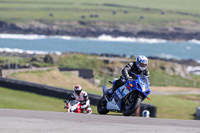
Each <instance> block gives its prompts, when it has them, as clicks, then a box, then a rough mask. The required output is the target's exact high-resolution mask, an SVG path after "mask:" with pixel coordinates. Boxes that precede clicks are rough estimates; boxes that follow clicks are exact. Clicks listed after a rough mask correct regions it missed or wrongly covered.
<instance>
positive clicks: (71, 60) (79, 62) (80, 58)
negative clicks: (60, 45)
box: [58, 54, 104, 72]
mask: <svg viewBox="0 0 200 133" xmlns="http://www.w3.org/2000/svg"><path fill="white" fill-rule="evenodd" d="M102 65H104V63H103V61H101V60H97V59H95V56H90V55H81V54H72V55H67V56H66V55H64V56H61V58H60V61H59V63H58V66H59V67H63V68H82V69H84V68H85V69H93V70H94V71H96V72H97V71H100V67H101V66H102Z"/></svg>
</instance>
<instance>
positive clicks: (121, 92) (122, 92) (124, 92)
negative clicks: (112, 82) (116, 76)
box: [115, 85, 129, 99]
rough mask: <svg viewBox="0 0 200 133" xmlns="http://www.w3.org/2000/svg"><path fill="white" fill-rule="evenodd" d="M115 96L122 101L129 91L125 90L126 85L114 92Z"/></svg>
mask: <svg viewBox="0 0 200 133" xmlns="http://www.w3.org/2000/svg"><path fill="white" fill-rule="evenodd" d="M115 92H116V94H117V96H118V97H119V98H120V99H122V98H123V97H124V96H125V95H127V94H128V93H129V90H128V89H127V87H126V85H123V86H121V87H120V88H118V89H117V90H116V91H115Z"/></svg>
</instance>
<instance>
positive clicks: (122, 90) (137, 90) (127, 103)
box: [97, 73, 151, 116]
mask: <svg viewBox="0 0 200 133" xmlns="http://www.w3.org/2000/svg"><path fill="white" fill-rule="evenodd" d="M132 76H134V77H136V79H135V80H134V81H126V83H125V84H124V85H123V86H121V87H119V88H118V89H117V90H116V91H115V92H114V93H113V94H112V96H109V97H108V96H107V95H105V94H106V91H108V89H107V88H106V86H102V89H103V97H102V98H101V100H100V101H99V103H98V105H97V111H98V113H99V114H107V113H108V112H109V111H114V112H119V113H122V114H123V115H124V116H129V115H131V114H133V113H134V112H135V111H136V110H137V108H138V107H139V106H140V105H141V102H142V101H143V100H144V99H145V98H147V99H148V100H150V98H149V97H148V95H149V94H150V93H151V90H150V82H149V79H148V78H147V77H146V76H144V75H136V74H134V73H132ZM112 83H113V85H114V83H115V81H114V82H112Z"/></svg>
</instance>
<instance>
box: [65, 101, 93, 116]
mask: <svg viewBox="0 0 200 133" xmlns="http://www.w3.org/2000/svg"><path fill="white" fill-rule="evenodd" d="M63 102H64V103H66V105H65V106H64V109H66V111H67V112H68V113H84V112H85V111H86V112H87V110H86V108H81V102H79V101H77V100H72V101H69V102H68V101H63ZM91 113H92V112H91ZM91 113H90V114H91Z"/></svg>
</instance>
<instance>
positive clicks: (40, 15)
mask: <svg viewBox="0 0 200 133" xmlns="http://www.w3.org/2000/svg"><path fill="white" fill-rule="evenodd" d="M199 5H200V1H198V0H190V1H189V0H162V1H160V0H151V1H149V0H142V1H138V0H131V1H130V0H124V1H121V0H101V1H99V0H76V1H74V0H67V1H65V0H58V1H53V0H38V1H35V0H34V1H33V0H29V1H25V0H18V1H15V0H7V1H0V20H4V21H9V22H18V23H25V22H28V21H31V20H42V21H43V22H44V21H46V23H52V22H54V21H111V22H115V23H127V22H129V23H137V24H143V25H157V26H165V25H167V24H168V23H169V22H177V23H178V21H180V20H192V21H200V16H198V15H200V13H199V11H200V10H199ZM113 11H116V12H117V14H116V15H113V14H112V12H113ZM123 11H128V14H124V13H123ZM162 11H164V12H165V13H166V14H165V15H162V14H161V12H162ZM50 13H53V14H54V16H53V17H50V16H49V14H50ZM181 13H187V14H181ZM90 14H98V15H99V17H98V18H90V17H89V15H90ZM188 14H190V15H188ZM82 15H85V16H86V19H82V18H81V16H82ZM140 16H145V19H143V20H141V19H140ZM177 26H178V25H177Z"/></svg>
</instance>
